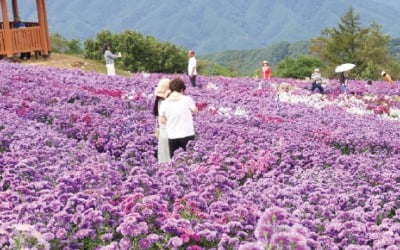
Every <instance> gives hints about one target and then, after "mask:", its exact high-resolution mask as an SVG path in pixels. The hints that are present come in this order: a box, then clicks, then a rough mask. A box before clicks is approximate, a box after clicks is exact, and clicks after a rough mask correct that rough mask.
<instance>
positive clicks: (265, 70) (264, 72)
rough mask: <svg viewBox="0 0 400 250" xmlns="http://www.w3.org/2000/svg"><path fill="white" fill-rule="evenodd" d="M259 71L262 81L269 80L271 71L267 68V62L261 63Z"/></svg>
mask: <svg viewBox="0 0 400 250" xmlns="http://www.w3.org/2000/svg"><path fill="white" fill-rule="evenodd" d="M261 70H262V79H264V80H271V76H272V69H271V67H270V66H269V62H268V61H263V64H262V68H261Z"/></svg>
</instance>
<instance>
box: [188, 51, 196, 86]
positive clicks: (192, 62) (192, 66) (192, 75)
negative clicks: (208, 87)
mask: <svg viewBox="0 0 400 250" xmlns="http://www.w3.org/2000/svg"><path fill="white" fill-rule="evenodd" d="M188 57H189V62H188V75H189V79H190V83H191V84H192V86H193V87H196V78H197V60H196V57H195V52H194V51H193V50H189V51H188Z"/></svg>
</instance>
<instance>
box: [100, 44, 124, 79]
mask: <svg viewBox="0 0 400 250" xmlns="http://www.w3.org/2000/svg"><path fill="white" fill-rule="evenodd" d="M103 56H104V60H105V62H106V68H107V75H109V76H115V64H114V60H115V59H116V58H119V57H121V53H118V54H117V55H114V54H113V53H112V52H111V48H110V44H109V43H105V44H104V45H103Z"/></svg>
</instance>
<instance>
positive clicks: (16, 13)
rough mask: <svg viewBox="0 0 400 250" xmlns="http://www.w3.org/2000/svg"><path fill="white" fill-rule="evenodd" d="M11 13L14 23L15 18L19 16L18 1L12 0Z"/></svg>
mask: <svg viewBox="0 0 400 250" xmlns="http://www.w3.org/2000/svg"><path fill="white" fill-rule="evenodd" d="M12 11H13V18H14V21H15V18H16V17H20V16H19V9H18V1H17V0H12Z"/></svg>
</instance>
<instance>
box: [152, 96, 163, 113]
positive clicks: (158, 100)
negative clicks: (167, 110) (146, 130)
mask: <svg viewBox="0 0 400 250" xmlns="http://www.w3.org/2000/svg"><path fill="white" fill-rule="evenodd" d="M161 100H164V98H162V97H159V96H156V100H155V101H154V106H153V115H154V116H158V106H159V105H158V102H160V101H161Z"/></svg>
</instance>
